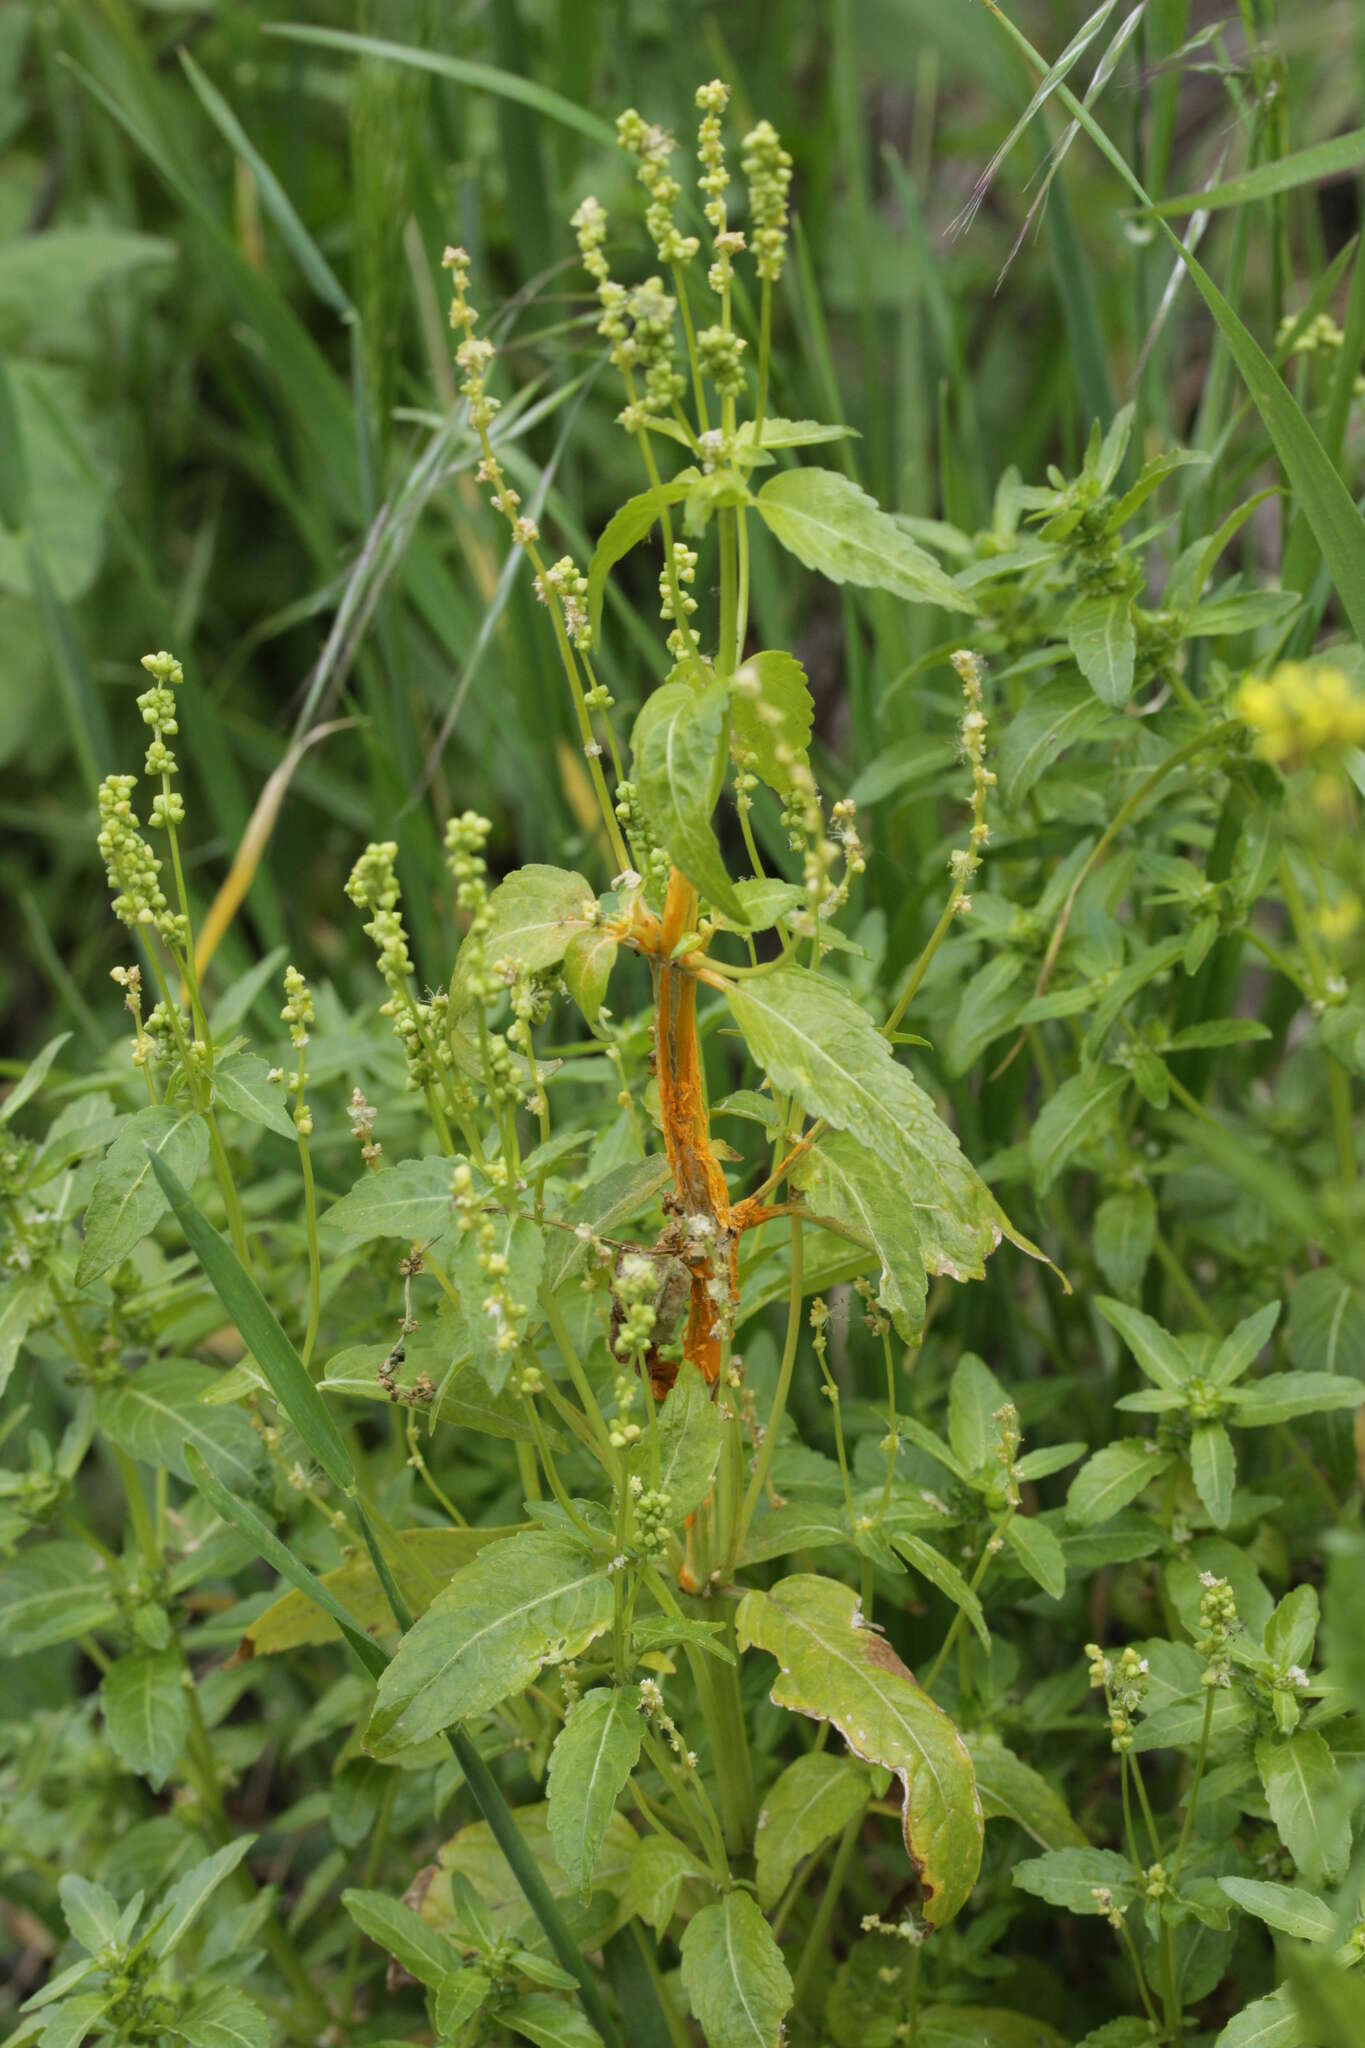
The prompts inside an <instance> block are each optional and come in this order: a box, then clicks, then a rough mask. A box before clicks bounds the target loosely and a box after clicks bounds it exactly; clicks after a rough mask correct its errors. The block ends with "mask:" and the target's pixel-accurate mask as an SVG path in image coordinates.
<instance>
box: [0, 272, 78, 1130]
mask: <svg viewBox="0 0 1365 2048" xmlns="http://www.w3.org/2000/svg"><path fill="white" fill-rule="evenodd" d="M11 247H13V244H11ZM70 1036H71V1033H70V1032H69V1031H62V1032H59V1033H58V1035H57V1037H56V1038H49V1040H48V1041H47V1044H46V1045H45V1046H44V1047H43V1048H42V1050H41V1052H36V1053H35V1054H34V1055H33V1058H32V1059H31V1060H30V1061H29V1063H28V1065H27V1067H25V1069H24V1071H23V1073H22V1074H21V1075H20V1076H19V1079H18V1080H17V1081H16V1082H15V1084H14V1086H13V1087H12V1088H11V1089H10V1091H9V1094H8V1095H7V1096H6V1097H5V1099H4V1101H3V1102H0V1128H3V1127H4V1125H5V1124H7V1123H8V1122H9V1120H10V1118H11V1117H12V1116H14V1115H15V1114H16V1113H17V1112H18V1111H19V1110H21V1109H22V1108H23V1106H24V1104H25V1103H26V1102H28V1101H30V1100H31V1099H32V1097H33V1096H35V1095H36V1094H37V1093H38V1090H39V1089H40V1088H41V1087H42V1085H43V1082H44V1081H45V1080H46V1079H47V1076H48V1072H49V1070H50V1069H51V1066H52V1062H53V1061H54V1060H55V1059H56V1057H57V1055H58V1053H59V1052H60V1051H61V1049H62V1047H63V1046H64V1045H65V1044H66V1042H67V1040H68V1039H69V1038H70Z"/></svg>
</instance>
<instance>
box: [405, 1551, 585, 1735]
mask: <svg viewBox="0 0 1365 2048" xmlns="http://www.w3.org/2000/svg"><path fill="white" fill-rule="evenodd" d="M612 1601H613V1595H612V1583H611V1580H610V1579H609V1577H608V1576H607V1572H606V1568H605V1563H604V1561H603V1559H602V1558H600V1557H596V1556H594V1555H593V1554H592V1553H590V1552H588V1551H585V1550H583V1549H582V1548H581V1547H580V1546H579V1545H578V1544H577V1543H574V1542H571V1541H570V1540H569V1538H568V1537H566V1536H560V1535H551V1534H547V1533H542V1532H541V1531H539V1530H535V1531H532V1532H531V1533H529V1534H527V1535H524V1536H513V1537H510V1538H509V1539H508V1541H507V1542H505V1543H496V1544H494V1545H493V1546H492V1547H491V1548H490V1549H488V1550H486V1551H484V1552H482V1553H481V1554H480V1556H478V1557H476V1558H475V1559H474V1561H473V1562H472V1563H471V1564H467V1565H465V1566H464V1567H463V1569H462V1570H460V1571H458V1572H457V1573H456V1574H455V1577H454V1578H453V1579H452V1580H451V1582H450V1584H449V1585H448V1586H447V1587H446V1589H445V1591H444V1592H443V1593H441V1594H440V1595H439V1596H438V1598H437V1599H436V1600H435V1601H434V1602H433V1604H432V1605H431V1606H430V1607H429V1608H428V1609H427V1611H426V1613H425V1614H424V1615H423V1616H422V1618H421V1619H420V1621H418V1622H417V1623H416V1625H415V1626H414V1627H413V1628H411V1629H409V1631H408V1633H407V1634H406V1635H405V1636H404V1638H403V1640H402V1642H401V1643H400V1644H399V1645H398V1649H397V1652H396V1654H395V1656H394V1658H393V1661H392V1663H391V1664H390V1665H389V1667H388V1669H387V1670H386V1671H385V1673H384V1676H383V1677H382V1678H381V1680H380V1682H379V1696H378V1699H377V1701H376V1704H375V1710H374V1714H373V1717H372V1718H371V1721H370V1725H369V1728H368V1730H367V1731H366V1736H365V1743H366V1747H367V1748H368V1749H369V1751H370V1753H371V1755H372V1756H376V1757H379V1758H381V1759H382V1758H385V1757H390V1756H394V1755H396V1754H397V1752H398V1751H399V1750H401V1749H406V1748H407V1747H409V1746H410V1745H411V1744H412V1743H414V1742H422V1741H424V1740H425V1739H426V1737H427V1736H428V1735H437V1734H439V1733H440V1732H441V1730H442V1729H443V1728H447V1727H449V1726H450V1724H451V1722H453V1721H460V1720H463V1719H465V1717H466V1716H468V1715H470V1714H481V1713H486V1712H487V1711H488V1709H489V1708H490V1707H496V1706H498V1705H500V1704H501V1702H502V1701H503V1700H505V1699H508V1698H509V1697H511V1696H512V1695H513V1694H516V1693H520V1692H522V1691H524V1689H525V1688H526V1687H527V1686H528V1685H529V1684H530V1683H531V1681H532V1680H533V1679H534V1678H535V1676H536V1674H537V1672H538V1671H539V1670H540V1668H541V1666H542V1665H543V1664H545V1663H548V1662H553V1663H556V1664H558V1663H563V1662H564V1661H565V1659H567V1658H570V1657H576V1656H578V1655H579V1654H580V1653H581V1652H582V1651H583V1650H585V1649H586V1648H587V1646H588V1644H589V1643H590V1642H592V1641H593V1640H594V1639H595V1638H596V1637H597V1636H599V1635H601V1633H602V1631H603V1630H604V1629H606V1628H609V1627H610V1626H611V1617H612Z"/></svg>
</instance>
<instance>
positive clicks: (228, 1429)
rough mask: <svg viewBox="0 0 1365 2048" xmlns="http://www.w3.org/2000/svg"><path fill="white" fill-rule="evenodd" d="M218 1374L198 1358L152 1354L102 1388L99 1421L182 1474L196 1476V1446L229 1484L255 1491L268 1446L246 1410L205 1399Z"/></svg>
mask: <svg viewBox="0 0 1365 2048" xmlns="http://www.w3.org/2000/svg"><path fill="white" fill-rule="evenodd" d="M218 1378H219V1375H218V1374H217V1373H216V1372H215V1371H214V1370H213V1368H212V1367H211V1366H207V1365H196V1364H195V1363H194V1361H193V1360H192V1359H188V1358H157V1359H153V1360H151V1362H150V1363H149V1364H147V1365H142V1366H138V1367H137V1369H136V1370H135V1371H131V1372H128V1373H126V1374H125V1375H124V1377H123V1378H122V1379H119V1380H112V1381H110V1382H109V1384H108V1385H106V1386H102V1387H100V1388H99V1389H98V1390H97V1392H96V1395H95V1413H96V1415H97V1417H98V1419H99V1425H100V1428H101V1429H102V1430H104V1432H105V1434H106V1435H107V1436H109V1437H110V1438H111V1439H112V1440H113V1442H114V1443H116V1444H117V1445H118V1447H119V1449H120V1450H122V1451H126V1452H127V1453H128V1456H129V1457H130V1458H138V1459H140V1460H141V1461H142V1463H143V1464H145V1465H153V1466H155V1467H157V1468H158V1469H159V1470H160V1471H163V1472H174V1473H175V1475H176V1477H177V1478H179V1479H186V1480H187V1479H189V1478H190V1476H191V1475H190V1468H189V1466H188V1465H187V1464H186V1462H185V1453H186V1449H187V1447H188V1446H190V1445H193V1446H194V1448H195V1449H196V1450H197V1451H198V1452H199V1454H200V1456H201V1457H202V1458H203V1459H204V1462H205V1463H206V1464H207V1465H208V1467H209V1469H210V1471H212V1472H216V1473H217V1475H218V1477H219V1478H220V1479H221V1480H222V1481H223V1483H224V1485H225V1486H230V1487H232V1488H233V1489H234V1490H235V1491H236V1492H238V1493H247V1494H251V1493H255V1492H256V1491H257V1490H258V1489H259V1487H260V1484H261V1472H262V1467H263V1466H264V1463H265V1452H264V1450H263V1448H262V1445H261V1440H260V1438H259V1437H258V1436H257V1434H256V1432H255V1430H254V1429H253V1428H252V1427H251V1424H250V1422H249V1421H248V1420H247V1417H246V1414H245V1412H244V1411H243V1410H242V1409H240V1408H208V1407H206V1406H205V1405H204V1397H205V1395H206V1394H208V1393H211V1392H212V1390H213V1388H214V1386H215V1385H216V1383H217V1381H218Z"/></svg>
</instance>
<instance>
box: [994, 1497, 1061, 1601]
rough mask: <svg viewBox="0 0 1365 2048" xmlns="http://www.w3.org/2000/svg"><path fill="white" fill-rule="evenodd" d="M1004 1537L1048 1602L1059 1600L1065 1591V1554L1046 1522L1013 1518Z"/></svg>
mask: <svg viewBox="0 0 1365 2048" xmlns="http://www.w3.org/2000/svg"><path fill="white" fill-rule="evenodd" d="M1004 1534H1005V1541H1006V1543H1007V1544H1008V1545H1009V1547H1010V1549H1011V1550H1012V1551H1013V1552H1014V1555H1015V1557H1016V1558H1017V1559H1018V1561H1019V1563H1020V1564H1021V1565H1022V1566H1023V1567H1024V1570H1025V1571H1026V1572H1027V1573H1028V1575H1029V1577H1030V1578H1031V1579H1032V1580H1033V1582H1034V1584H1035V1585H1038V1586H1041V1587H1042V1589H1043V1591H1044V1592H1045V1593H1046V1594H1047V1596H1048V1598H1049V1599H1050V1600H1060V1599H1061V1597H1062V1595H1063V1593H1065V1591H1066V1554H1065V1552H1064V1551H1063V1549H1062V1546H1061V1544H1060V1543H1059V1542H1058V1541H1057V1538H1056V1537H1055V1536H1054V1535H1053V1533H1052V1531H1051V1529H1049V1528H1048V1526H1047V1524H1046V1522H1042V1521H1040V1520H1039V1519H1038V1517H1037V1516H1036V1515H1014V1516H1012V1517H1011V1519H1010V1521H1009V1522H1007V1523H1006V1525H1005V1532H1004Z"/></svg>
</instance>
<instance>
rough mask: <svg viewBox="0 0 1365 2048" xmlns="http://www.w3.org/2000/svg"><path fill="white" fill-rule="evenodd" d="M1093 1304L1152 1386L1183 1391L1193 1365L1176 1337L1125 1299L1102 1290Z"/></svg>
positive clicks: (1191, 1374)
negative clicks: (1115, 1332) (1119, 1298)
mask: <svg viewBox="0 0 1365 2048" xmlns="http://www.w3.org/2000/svg"><path fill="white" fill-rule="evenodd" d="M1095 1306H1096V1308H1097V1309H1098V1310H1099V1312H1100V1314H1101V1315H1102V1316H1103V1317H1104V1320H1105V1321H1106V1323H1108V1324H1110V1325H1111V1326H1112V1328H1114V1329H1115V1330H1117V1331H1118V1333H1119V1335H1120V1337H1122V1339H1123V1341H1124V1343H1125V1344H1126V1345H1127V1346H1128V1349H1129V1350H1130V1351H1131V1352H1132V1354H1133V1356H1134V1358H1135V1359H1136V1360H1137V1362H1138V1364H1139V1365H1140V1366H1141V1367H1142V1370H1143V1371H1144V1372H1145V1373H1146V1375H1147V1377H1148V1379H1149V1380H1151V1382H1152V1384H1153V1385H1154V1386H1158V1387H1161V1388H1163V1389H1164V1390H1165V1391H1166V1392H1167V1393H1172V1394H1178V1393H1180V1392H1182V1390H1183V1389H1184V1388H1185V1387H1186V1386H1187V1385H1188V1383H1189V1381H1190V1379H1191V1378H1192V1377H1193V1372H1194V1368H1193V1367H1192V1366H1191V1364H1190V1361H1189V1359H1188V1357H1187V1356H1186V1354H1185V1352H1184V1350H1183V1349H1182V1347H1181V1345H1180V1342H1179V1339H1178V1338H1175V1337H1173V1336H1172V1335H1171V1333H1170V1331H1169V1330H1163V1329H1162V1327H1161V1325H1160V1323H1158V1322H1155V1321H1154V1320H1153V1318H1152V1317H1151V1316H1149V1315H1145V1314H1144V1313H1143V1311H1142V1310H1141V1309H1140V1308H1132V1307H1130V1306H1129V1304H1128V1303H1127V1302H1126V1301H1114V1300H1112V1299H1110V1298H1109V1297H1108V1296H1107V1295H1103V1294H1101V1295H1097V1296H1096V1299H1095Z"/></svg>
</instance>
